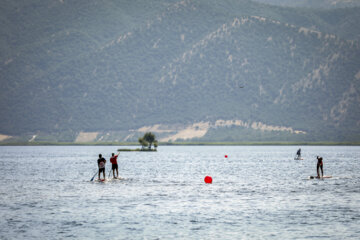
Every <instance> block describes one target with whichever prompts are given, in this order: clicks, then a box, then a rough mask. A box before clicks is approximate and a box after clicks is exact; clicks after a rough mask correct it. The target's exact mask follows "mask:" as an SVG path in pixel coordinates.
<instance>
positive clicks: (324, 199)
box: [0, 146, 360, 239]
mask: <svg viewBox="0 0 360 240" xmlns="http://www.w3.org/2000/svg"><path fill="white" fill-rule="evenodd" d="M301 148H302V153H303V154H302V155H303V157H304V160H302V161H296V160H294V155H295V153H296V151H297V149H298V147H297V146H160V147H159V149H158V152H154V153H145V152H122V153H121V154H120V156H119V159H118V162H119V174H120V176H121V177H123V178H124V179H123V180H111V181H108V182H106V183H101V182H96V181H94V182H90V179H91V177H92V176H93V175H94V173H95V172H96V170H97V162H96V160H97V156H98V154H99V153H102V154H103V155H104V157H105V158H106V159H107V160H109V157H110V154H111V153H112V152H116V150H117V147H114V146H39V147H33V146H32V147H18V146H16V147H4V146H3V147H0V173H1V177H2V179H1V181H0V214H1V215H0V216H1V217H0V239H66V238H69V239H95V238H96V239H319V238H324V239H360V147H354V146H352V147H350V146H304V147H301ZM225 155H228V158H225ZM316 155H320V156H322V157H323V158H324V174H325V175H332V176H333V177H332V178H330V179H324V180H318V179H313V180H309V179H308V177H309V176H310V175H316V163H317V160H316ZM109 167H110V163H109V161H108V162H107V169H106V175H108V171H109V169H110V168H109ZM206 175H209V176H211V177H212V178H213V183H212V184H205V183H204V177H205V176H206ZM96 178H97V177H96Z"/></svg>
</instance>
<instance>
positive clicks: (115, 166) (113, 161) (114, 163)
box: [110, 153, 119, 178]
mask: <svg viewBox="0 0 360 240" xmlns="http://www.w3.org/2000/svg"><path fill="white" fill-rule="evenodd" d="M118 156H119V153H118V154H117V155H114V153H112V154H111V158H110V162H111V164H112V171H113V177H114V178H118V177H119V170H118V164H117V157H118ZM115 170H116V177H115Z"/></svg>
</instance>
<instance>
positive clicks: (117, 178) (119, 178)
mask: <svg viewBox="0 0 360 240" xmlns="http://www.w3.org/2000/svg"><path fill="white" fill-rule="evenodd" d="M124 179H125V178H123V177H120V176H119V177H113V178H112V179H111V180H124Z"/></svg>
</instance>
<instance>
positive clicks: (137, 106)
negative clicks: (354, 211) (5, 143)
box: [0, 0, 360, 141]
mask: <svg viewBox="0 0 360 240" xmlns="http://www.w3.org/2000/svg"><path fill="white" fill-rule="evenodd" d="M36 2H37V5H36V4H35V3H34V2H33V3H27V2H25V1H24V2H20V1H19V2H18V3H13V2H11V1H8V2H6V4H5V5H4V6H5V7H4V8H3V9H5V10H8V11H7V13H6V14H5V15H3V16H6V17H2V18H4V19H5V20H6V21H5V22H6V27H4V28H1V29H2V30H1V31H2V35H3V36H7V37H6V38H5V37H4V38H3V39H2V44H1V45H0V46H1V51H2V52H3V53H4V54H3V55H2V57H1V62H2V65H1V66H0V73H1V76H3V77H2V83H3V84H2V86H1V87H0V93H1V96H0V98H1V101H0V104H1V108H0V113H1V117H0V122H1V126H0V133H1V134H5V135H14V136H18V135H26V136H31V139H32V136H33V135H34V134H36V135H37V136H39V135H43V136H53V137H43V139H44V140H46V139H47V138H49V139H50V140H59V141H65V140H66V141H75V140H76V139H77V138H78V136H79V133H80V132H82V133H84V132H93V133H94V132H98V133H99V134H92V135H91V136H92V138H93V139H96V140H99V139H101V141H102V140H106V139H107V140H124V139H126V140H129V141H130V140H135V141H136V136H137V135H136V134H135V135H133V137H129V136H130V135H131V131H133V130H135V129H140V128H142V127H144V126H151V125H156V124H161V125H174V124H175V125H180V126H182V127H181V128H179V131H180V130H181V129H186V128H187V126H192V125H193V124H196V123H199V122H209V123H214V122H216V121H218V120H219V119H225V120H228V121H235V120H241V121H243V122H248V123H253V122H260V123H262V124H265V125H270V126H285V127H287V128H291V129H295V130H296V131H300V132H306V136H305V135H301V136H302V137H301V140H307V141H321V140H324V139H331V140H333V141H356V140H357V141H358V140H359V138H360V130H359V126H360V121H359V116H360V110H359V102H360V95H359V80H360V66H359V65H358V63H359V62H360V44H359V40H358V38H357V36H358V34H359V32H360V30H359V29H353V22H355V21H357V19H360V16H359V15H360V14H359V13H358V12H356V9H339V10H326V11H325V10H322V11H320V12H319V11H318V10H310V9H308V10H306V9H292V8H281V7H275V6H268V5H264V4H258V3H254V2H252V1H224V2H218V1H215V0H214V1H211V0H210V1H190V0H185V1H165V0H158V1H124V2H121V3H119V2H117V1H106V2H101V4H100V3H99V2H98V1H92V0H89V1H77V2H76V4H75V3H74V5H71V4H69V3H67V2H66V1H63V2H62V1H59V2H56V1H54V2H52V3H51V4H50V3H48V2H46V1H41V0H38V1H36ZM145 8H146V9H147V10H145ZM9 9H12V11H10V10H9ZM24 9H28V10H31V11H29V12H31V13H30V14H29V15H30V16H27V15H24ZM48 9H52V10H51V11H50V14H49V13H46V15H44V16H45V18H42V17H41V16H42V15H43V14H45V12H46V10H48ZM69 9H71V11H70V12H68V11H69ZM16 11H20V13H19V16H21V18H19V19H18V18H17V17H18V16H17V15H16V14H15V13H16ZM9 12H10V13H9ZM57 12H59V13H57ZM65 12H66V14H65V15H62V14H63V13H65ZM330 13H331V14H333V15H334V17H335V19H340V18H341V16H342V15H345V14H346V16H347V17H348V18H350V19H351V21H346V24H347V25H346V24H345V25H343V24H342V23H341V22H338V24H341V26H343V28H342V29H339V28H338V27H337V26H339V25H335V26H332V24H331V22H330V17H327V15H328V14H330ZM349 16H350V17H349ZM32 19H34V21H33V22H34V23H36V24H37V25H33V26H31V25H28V23H29V22H31V20H32ZM39 19H46V21H45V22H44V23H42V21H41V20H39ZM328 20H329V21H328ZM51 23H56V24H51ZM25 25H27V28H25ZM12 26H15V27H12ZM28 27H29V28H28ZM14 29H15V30H20V31H19V32H17V31H15V30H14ZM34 30H37V32H36V31H35V34H33V33H32V32H34ZM20 33H22V34H23V35H21V34H20ZM240 87H241V88H240ZM234 127H235V128H236V129H235V130H234V129H232V133H233V134H235V135H234V136H229V134H230V135H231V134H232V133H231V132H229V133H227V134H224V133H225V132H227V131H228V129H229V126H224V127H223V128H222V127H217V128H211V129H210V130H211V131H210V130H209V131H207V132H206V134H205V135H203V136H202V137H201V138H198V139H197V140H201V139H203V140H206V141H211V140H217V141H222V140H226V139H229V140H233V141H242V140H244V141H246V140H249V139H251V140H261V139H262V138H264V137H265V136H262V135H258V131H261V129H248V128H245V127H244V126H240V125H239V126H235V125H234V126H232V127H231V128H234ZM129 131H130V132H129ZM244 131H245V132H244ZM112 132H113V133H116V132H118V133H119V132H122V133H121V134H120V133H119V134H120V135H119V134H114V137H113V138H110V137H108V138H107V137H106V136H110V135H112V134H111V133H112ZM101 133H103V135H102V134H101ZM106 134H108V135H106ZM176 134H177V131H176V130H175V131H173V132H168V133H167V135H166V134H164V135H163V136H162V137H163V138H164V139H169V137H170V136H175V135H176ZM115 135H116V136H115ZM275 135H276V134H275ZM54 136H55V137H54ZM101 136H102V137H101ZM271 137H274V138H273V139H276V136H272V135H271V131H270V132H269V135H268V136H266V138H268V139H270V140H271V139H272V138H271ZM277 137H279V138H280V139H299V137H300V135H298V134H297V135H294V134H293V133H291V132H288V133H287V134H286V136H285V135H281V136H277ZM38 139H39V138H38ZM171 139H172V140H176V138H171ZM179 140H180V139H179Z"/></svg>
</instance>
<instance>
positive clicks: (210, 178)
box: [204, 176, 212, 184]
mask: <svg viewBox="0 0 360 240" xmlns="http://www.w3.org/2000/svg"><path fill="white" fill-rule="evenodd" d="M204 181H205V183H209V184H210V183H212V177H210V176H206V177H205V178H204Z"/></svg>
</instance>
